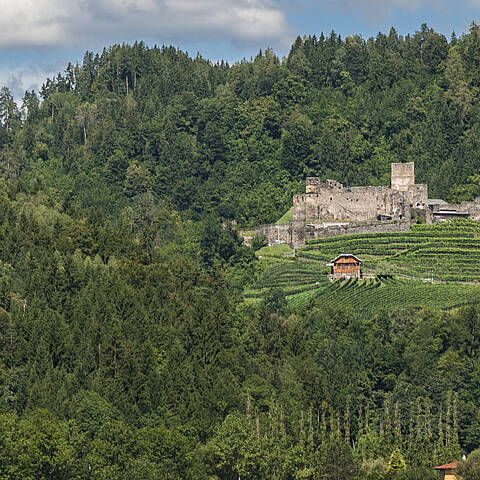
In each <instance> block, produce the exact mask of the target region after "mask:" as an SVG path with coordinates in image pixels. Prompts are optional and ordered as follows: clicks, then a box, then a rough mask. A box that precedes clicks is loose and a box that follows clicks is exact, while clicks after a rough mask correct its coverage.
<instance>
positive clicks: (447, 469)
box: [435, 462, 458, 480]
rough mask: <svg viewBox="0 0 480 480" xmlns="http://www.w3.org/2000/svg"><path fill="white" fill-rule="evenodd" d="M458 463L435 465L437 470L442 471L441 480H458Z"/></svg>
mask: <svg viewBox="0 0 480 480" xmlns="http://www.w3.org/2000/svg"><path fill="white" fill-rule="evenodd" d="M457 463H458V462H451V463H446V464H445V465H440V466H438V467H435V470H437V471H438V472H439V473H440V480H456V478H457V477H456V476H455V469H456V468H457Z"/></svg>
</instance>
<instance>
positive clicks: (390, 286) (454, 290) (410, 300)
mask: <svg viewBox="0 0 480 480" xmlns="http://www.w3.org/2000/svg"><path fill="white" fill-rule="evenodd" d="M479 295H480V287H478V286H476V285H470V284H461V283H456V284H455V283H453V284H447V283H439V284H435V283H429V282H421V281H418V280H412V279H406V278H398V277H397V278H394V277H391V278H388V277H387V278H381V277H380V278H379V277H375V278H368V279H365V280H357V279H356V278H355V279H351V280H345V281H338V280H337V281H336V282H334V283H332V284H331V285H330V286H329V287H328V288H327V289H325V290H324V291H323V292H322V294H321V298H322V300H324V301H325V302H332V303H334V304H336V305H344V306H347V307H351V308H354V309H355V311H357V312H362V313H375V312H377V311H379V310H380V309H381V308H383V307H388V308H393V309H395V308H399V307H409V306H414V307H435V308H442V309H448V308H453V307H457V306H460V305H463V304H466V303H470V302H472V301H474V300H475V299H476V298H478V296H479Z"/></svg>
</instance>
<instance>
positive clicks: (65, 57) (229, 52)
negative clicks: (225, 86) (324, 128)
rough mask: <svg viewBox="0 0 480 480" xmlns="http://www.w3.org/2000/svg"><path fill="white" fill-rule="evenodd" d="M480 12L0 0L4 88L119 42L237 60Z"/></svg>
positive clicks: (267, 0)
mask: <svg viewBox="0 0 480 480" xmlns="http://www.w3.org/2000/svg"><path fill="white" fill-rule="evenodd" d="M479 17H480V0H456V1H454V0H290V1H289V0H0V86H4V85H7V86H8V87H9V88H10V89H11V90H12V92H14V94H15V96H16V97H17V98H18V97H21V96H23V93H24V91H25V90H26V89H32V88H34V89H38V87H39V85H41V84H42V83H43V81H44V80H45V78H46V77H48V76H52V75H53V74H55V73H56V72H58V71H63V70H64V68H65V65H66V63H67V62H68V61H71V62H72V63H75V62H78V61H81V59H82V56H83V52H84V51H85V50H86V49H89V50H94V51H101V49H102V48H103V47H104V46H108V45H111V44H112V43H119V42H133V41H135V40H144V41H145V42H146V43H147V44H149V45H154V44H158V45H162V44H169V45H170V44H172V45H175V46H178V47H180V48H182V49H183V50H186V51H188V52H189V53H190V54H192V55H195V54H196V53H197V52H200V53H201V54H202V55H203V56H204V57H207V58H210V59H213V60H220V59H226V60H228V61H230V62H234V61H237V60H241V59H242V58H244V57H246V58H249V57H250V56H252V55H255V54H256V53H257V52H258V50H259V49H260V48H265V47H268V46H270V47H273V48H274V49H275V51H276V52H277V53H278V54H279V55H286V54H287V53H288V48H289V45H290V44H291V42H292V41H293V40H294V38H295V37H296V36H297V35H304V34H314V33H315V34H318V33H320V32H322V31H323V32H330V31H331V30H334V31H335V32H337V33H340V34H342V36H345V35H349V34H353V33H359V34H361V35H363V36H364V37H365V38H367V37H368V36H371V35H376V33H378V32H379V31H385V32H388V30H389V29H390V27H391V26H392V25H393V26H395V28H396V29H397V30H398V31H399V32H400V33H402V34H405V33H413V32H415V31H416V30H418V29H419V27H420V25H421V24H422V23H424V22H425V23H427V24H428V25H429V26H431V27H433V28H434V29H435V30H437V31H440V32H442V33H444V34H446V35H448V36H450V34H451V32H452V31H453V30H454V31H455V32H456V33H457V34H461V33H462V32H466V31H468V27H469V25H470V23H471V21H472V20H476V21H477V22H479Z"/></svg>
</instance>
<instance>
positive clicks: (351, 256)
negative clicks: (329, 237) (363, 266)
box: [330, 253, 363, 264]
mask: <svg viewBox="0 0 480 480" xmlns="http://www.w3.org/2000/svg"><path fill="white" fill-rule="evenodd" d="M345 257H348V258H354V259H355V260H357V262H360V263H363V262H362V261H361V260H360V259H359V258H358V257H356V256H355V255H353V253H342V254H341V255H339V256H338V257H335V258H334V259H333V260H331V261H330V263H331V264H333V263H335V262H336V261H337V260H338V259H339V258H345Z"/></svg>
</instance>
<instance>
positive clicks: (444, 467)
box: [435, 462, 458, 470]
mask: <svg viewBox="0 0 480 480" xmlns="http://www.w3.org/2000/svg"><path fill="white" fill-rule="evenodd" d="M457 464H458V462H450V463H446V464H445V465H440V466H438V467H435V470H455V469H456V468H457Z"/></svg>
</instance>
